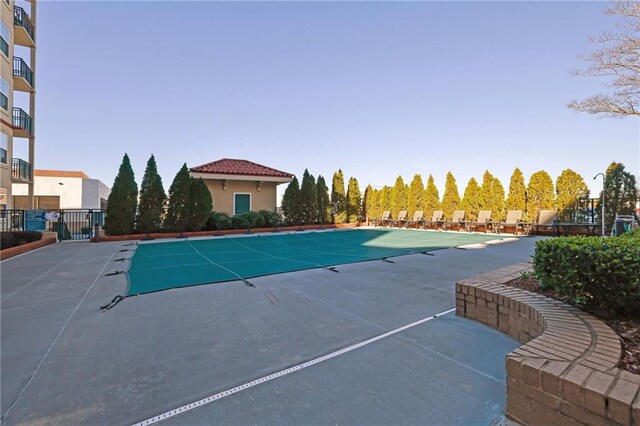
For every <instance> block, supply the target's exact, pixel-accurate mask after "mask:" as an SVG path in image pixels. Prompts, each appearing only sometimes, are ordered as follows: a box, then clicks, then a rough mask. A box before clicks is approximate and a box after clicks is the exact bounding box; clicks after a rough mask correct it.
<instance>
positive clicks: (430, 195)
mask: <svg viewBox="0 0 640 426" xmlns="http://www.w3.org/2000/svg"><path fill="white" fill-rule="evenodd" d="M421 207H422V209H421V210H423V211H424V216H425V217H426V218H429V219H431V218H432V217H433V212H434V210H440V193H439V192H438V187H437V186H436V184H435V182H434V180H433V176H431V175H429V178H428V179H427V188H426V189H425V191H424V204H423V205H422V206H421Z"/></svg>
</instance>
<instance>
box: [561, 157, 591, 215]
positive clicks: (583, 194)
mask: <svg viewBox="0 0 640 426" xmlns="http://www.w3.org/2000/svg"><path fill="white" fill-rule="evenodd" d="M588 198H589V188H587V184H586V183H585V182H584V179H583V178H582V176H580V175H579V174H578V173H576V172H574V171H573V170H571V169H565V170H563V171H562V173H561V174H560V176H558V179H556V207H557V208H558V218H559V220H560V221H562V222H584V221H586V219H587V217H586V211H585V209H584V208H581V206H585V207H586V203H587V201H588Z"/></svg>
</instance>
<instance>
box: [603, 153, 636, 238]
mask: <svg viewBox="0 0 640 426" xmlns="http://www.w3.org/2000/svg"><path fill="white" fill-rule="evenodd" d="M604 187H605V214H606V219H605V224H606V225H607V228H610V227H611V226H612V225H613V221H614V220H615V218H616V215H618V214H632V213H633V212H634V210H635V206H636V202H637V201H638V186H637V182H636V177H635V176H634V175H633V174H631V173H629V172H627V171H625V169H624V164H622V163H616V162H615V161H614V162H613V163H611V164H609V167H607V172H606V179H605V185H604ZM600 199H601V200H602V193H600Z"/></svg>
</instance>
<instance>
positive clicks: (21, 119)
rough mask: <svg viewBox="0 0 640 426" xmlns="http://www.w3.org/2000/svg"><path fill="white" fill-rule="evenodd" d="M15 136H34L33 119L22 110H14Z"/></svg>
mask: <svg viewBox="0 0 640 426" xmlns="http://www.w3.org/2000/svg"><path fill="white" fill-rule="evenodd" d="M13 136H14V137H16V138H30V137H32V136H33V119H32V118H31V116H30V115H29V114H27V113H26V112H24V110H23V109H22V108H15V107H14V108H13Z"/></svg>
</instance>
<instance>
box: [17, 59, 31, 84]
mask: <svg viewBox="0 0 640 426" xmlns="http://www.w3.org/2000/svg"><path fill="white" fill-rule="evenodd" d="M13 75H14V76H15V77H22V78H24V79H25V80H27V83H29V86H31V87H33V71H31V68H29V65H27V63H26V62H25V61H24V59H22V58H18V57H15V56H14V57H13Z"/></svg>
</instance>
